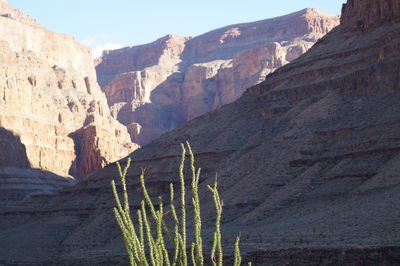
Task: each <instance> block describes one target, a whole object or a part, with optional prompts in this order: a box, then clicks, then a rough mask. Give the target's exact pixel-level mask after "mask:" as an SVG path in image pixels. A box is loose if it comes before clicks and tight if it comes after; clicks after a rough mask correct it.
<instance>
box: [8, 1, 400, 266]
mask: <svg viewBox="0 0 400 266" xmlns="http://www.w3.org/2000/svg"><path fill="white" fill-rule="evenodd" d="M365 2H366V3H368V5H365V6H360V8H363V7H366V6H368V7H369V8H378V6H377V5H379V2H380V1H375V0H365ZM386 2H388V3H389V2H390V3H391V4H392V5H391V6H393V5H394V4H395V2H396V1H395V0H393V1H389V0H388V1H386ZM349 3H351V1H349ZM345 10H346V9H345ZM358 12H360V14H365V15H367V14H368V12H369V9H368V10H363V9H361V10H359V11H358ZM382 12H384V14H390V12H391V9H384V10H382ZM344 15H346V13H345V14H344ZM387 18H388V20H387V21H384V23H382V21H381V20H380V19H377V20H376V21H370V22H369V26H368V27H367V28H366V29H365V30H363V31H360V30H358V29H357V28H356V27H355V26H357V23H355V24H354V23H352V24H344V25H342V26H339V27H337V28H335V29H334V30H333V31H331V32H330V33H329V34H328V35H327V36H325V37H324V38H323V39H321V40H320V41H319V42H318V43H317V44H316V45H314V46H313V47H312V48H311V49H310V50H309V51H308V52H307V53H305V54H304V55H302V56H301V57H299V58H298V59H296V60H294V61H293V62H291V63H289V64H287V65H286V66H284V67H282V68H280V69H279V70H277V71H275V72H274V73H272V74H270V75H268V76H267V78H266V80H265V81H264V82H262V83H261V84H259V85H256V86H253V87H250V88H249V89H247V90H246V93H245V94H244V95H243V96H242V97H241V98H240V99H238V100H237V101H235V102H234V103H232V104H228V105H225V106H223V107H222V108H220V109H218V110H215V111H213V112H210V113H208V114H206V115H203V116H200V117H198V118H196V119H194V120H192V121H190V122H188V123H186V124H185V125H183V126H182V127H179V128H177V129H175V130H173V131H171V132H169V133H167V134H164V135H163V136H162V137H160V138H159V139H157V140H155V141H154V142H152V143H151V144H149V145H146V146H144V147H143V148H142V149H140V150H138V151H136V152H134V153H133V154H132V155H131V156H132V157H133V158H134V162H133V165H134V166H133V168H132V169H131V170H130V171H129V173H128V179H127V180H128V187H129V191H130V195H131V202H132V209H134V208H136V207H138V202H139V200H140V199H141V198H142V196H141V194H140V193H139V191H140V185H139V182H138V176H139V174H140V167H147V172H146V175H147V184H148V188H149V191H150V193H151V195H152V196H156V195H158V194H162V195H163V196H164V197H163V198H168V196H167V194H168V184H169V183H170V182H177V179H178V178H177V169H178V164H179V161H180V143H182V142H184V141H186V140H189V141H190V143H191V144H192V147H193V150H194V151H195V153H196V158H197V161H196V165H197V166H200V167H202V177H201V180H200V189H199V192H200V194H201V196H202V198H204V201H202V203H201V206H202V214H203V215H204V217H205V219H204V221H203V229H204V233H205V234H207V233H210V232H211V231H212V230H213V226H214V222H213V221H212V218H211V217H214V215H215V214H214V209H213V203H212V200H211V195H210V192H209V191H208V189H207V185H208V184H212V183H213V182H214V178H215V173H216V172H218V181H219V189H220V193H221V198H222V199H223V201H224V210H223V220H222V221H223V227H222V228H223V234H224V241H226V244H227V246H226V248H225V250H224V251H225V252H226V253H227V254H229V253H231V254H232V250H231V249H230V248H229V246H230V247H232V246H233V239H234V237H235V236H236V235H237V233H238V232H241V236H242V238H241V241H242V242H241V249H242V252H243V254H244V257H245V259H244V262H246V261H247V260H248V259H250V258H251V259H252V260H253V262H254V264H255V265H263V264H270V265H282V264H300V265H301V264H304V265H332V264H337V265H368V264H374V265H375V264H381V265H396V264H398V263H399V261H398V257H399V237H398V236H399V234H400V229H399V226H398V220H399V217H398V214H399V213H400V205H399V204H398V202H399V201H400V174H399V173H400V147H399V139H400V121H399V119H398V118H399V115H400V105H399V102H400V83H399V79H400V46H399V43H400V23H396V22H395V21H396V20H394V21H393V20H391V19H390V16H387ZM123 162H124V161H122V163H123ZM185 171H186V170H185ZM186 173H187V178H190V176H189V169H187V171H186ZM112 176H114V177H116V176H117V174H116V167H115V165H109V166H108V167H106V168H105V169H103V170H101V171H99V172H97V173H96V174H94V175H93V176H92V178H91V179H90V180H86V181H84V182H81V183H79V184H77V185H76V186H74V187H72V188H70V189H68V190H65V191H63V192H62V193H59V194H57V195H50V196H42V197H36V198H35V199H32V200H30V201H28V202H25V203H24V204H23V205H19V206H17V207H13V208H9V209H7V210H3V211H0V216H1V219H0V228H1V229H0V236H1V238H0V257H1V258H3V260H4V261H5V262H7V263H16V262H21V263H22V262H33V261H34V262H48V261H52V262H54V261H56V262H60V263H65V264H70V263H74V262H75V263H77V262H78V263H81V264H85V263H86V264H87V265H90V264H92V265H93V264H94V263H98V264H101V263H103V264H107V263H110V262H113V263H118V262H119V263H124V259H125V262H126V261H127V257H126V255H125V254H124V252H125V251H124V247H123V241H122V239H121V236H120V232H119V229H118V227H117V225H116V222H115V220H114V218H113V216H112V207H113V205H114V204H113V198H112V197H113V196H112V192H111V189H110V179H111V178H110V177H112ZM188 182H189V180H188ZM39 209H40V212H38V210H39ZM166 215H168V214H166ZM32 217H35V221H33V220H32ZM4 218H6V219H4ZM209 236H211V235H210V234H209ZM21 238H24V239H25V241H24V242H21V241H20V239H21ZM210 239H212V237H209V238H208V239H206V240H204V247H209V245H208V244H209V243H208V242H209V241H210ZM228 244H229V245H228ZM21 250H24V253H21ZM207 252H208V251H207V250H206V253H207Z"/></svg>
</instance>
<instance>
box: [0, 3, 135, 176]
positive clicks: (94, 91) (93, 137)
mask: <svg viewBox="0 0 400 266" xmlns="http://www.w3.org/2000/svg"><path fill="white" fill-rule="evenodd" d="M0 25H1V27H0V36H1V37H0V62H1V64H0V127H1V129H2V130H5V131H8V132H9V133H10V134H12V135H14V136H15V137H17V138H18V141H17V142H19V145H20V146H21V147H23V149H22V148H19V151H17V150H14V149H13V147H14V146H13V145H11V146H10V143H8V145H9V148H8V149H6V150H1V151H0V154H1V155H0V158H2V162H1V163H0V165H1V166H17V167H32V168H39V169H42V170H48V171H52V172H54V173H57V174H60V175H64V176H65V175H75V176H83V175H85V174H88V173H91V172H93V171H95V170H98V169H100V168H101V167H103V166H105V165H106V164H107V163H109V162H111V161H115V160H117V159H119V158H121V157H123V156H124V155H127V154H129V153H130V152H132V151H133V150H134V149H135V148H137V145H136V144H133V143H132V142H131V140H130V136H129V134H128V132H127V129H126V128H125V127H124V126H123V125H121V124H120V123H118V122H117V121H116V120H115V119H113V118H112V117H111V115H110V111H109V108H108V106H107V102H106V98H105V96H104V94H103V93H102V92H101V90H100V88H99V86H98V84H97V82H96V74H95V69H94V65H93V63H92V56H91V53H90V50H89V48H87V47H84V46H82V45H80V44H79V43H77V42H76V41H75V40H74V39H73V38H72V37H71V36H67V35H61V34H56V33H53V32H50V31H48V30H46V29H45V28H44V27H43V26H41V25H40V24H38V23H37V22H36V21H34V20H33V19H31V18H29V17H28V16H27V15H25V14H23V13H21V12H20V11H18V10H16V9H14V8H12V7H10V6H9V5H8V4H7V3H6V2H1V3H0ZM0 138H1V136H0ZM10 151H11V155H12V154H13V153H18V155H16V156H14V155H12V156H11V157H10ZM13 156H14V157H13ZM11 158H14V159H11ZM18 158H21V159H20V160H25V161H24V162H23V163H18V161H19V159H18ZM3 159H4V160H8V161H10V160H11V161H10V162H9V163H6V161H4V160H3ZM12 161H14V162H12ZM87 162H90V163H87Z"/></svg>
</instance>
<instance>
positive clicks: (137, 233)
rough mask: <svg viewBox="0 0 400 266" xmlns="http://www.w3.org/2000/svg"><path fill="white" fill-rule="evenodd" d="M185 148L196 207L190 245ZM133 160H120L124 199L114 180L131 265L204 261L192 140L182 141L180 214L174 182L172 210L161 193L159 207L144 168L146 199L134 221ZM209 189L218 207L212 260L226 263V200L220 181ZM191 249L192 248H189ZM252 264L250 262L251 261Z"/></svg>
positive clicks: (236, 260) (236, 264)
mask: <svg viewBox="0 0 400 266" xmlns="http://www.w3.org/2000/svg"><path fill="white" fill-rule="evenodd" d="M186 148H187V150H188V152H189V158H190V169H191V174H192V184H191V196H192V197H191V198H192V202H191V204H192V207H193V217H192V218H193V222H194V227H193V228H194V232H193V235H194V239H193V241H192V243H191V245H189V246H188V245H187V232H186V230H187V225H186V219H187V217H186V214H187V211H186V188H185V178H184V171H183V170H184V166H185V159H186V151H187V150H186ZM130 163H131V160H130V159H128V161H127V164H126V166H125V168H124V169H123V170H122V168H121V165H120V164H119V163H117V167H118V171H119V176H120V180H121V185H122V199H121V198H120V197H119V195H118V193H117V188H116V184H115V181H114V180H113V181H112V182H111V185H112V189H113V192H114V197H115V202H116V207H114V214H115V218H116V220H117V222H118V225H119V227H120V229H121V232H122V235H123V239H124V242H125V247H126V251H127V253H128V255H129V260H130V264H131V265H140V266H142V265H154V266H161V265H167V266H169V265H174V266H175V265H185V266H186V265H188V264H189V261H190V263H191V264H193V265H199V266H200V265H204V254H203V238H202V229H201V222H202V219H201V210H200V198H199V193H198V185H199V180H200V172H201V169H200V168H198V169H196V168H195V166H194V155H193V152H192V149H191V147H190V145H189V143H186V147H185V145H183V144H182V156H181V163H180V167H179V178H180V206H179V207H180V212H179V214H180V215H179V216H178V212H177V208H176V207H175V202H174V201H175V199H174V196H175V195H174V185H173V184H172V183H171V184H170V187H169V188H170V199H169V200H170V202H169V206H168V207H169V210H168V211H167V212H166V211H164V204H163V200H162V198H161V197H158V208H156V207H155V204H154V203H153V201H152V200H151V198H150V195H149V193H148V191H147V189H146V185H145V180H144V170H143V169H142V174H141V175H140V184H141V188H142V191H143V195H144V199H143V200H142V201H141V204H140V209H139V210H137V220H136V223H134V222H133V220H132V216H131V212H130V207H129V199H128V193H127V189H126V174H127V172H128V169H129V167H130ZM208 188H209V189H210V191H211V193H212V195H213V200H214V203H215V210H216V222H215V232H214V235H213V244H212V247H211V261H212V263H213V265H218V266H222V265H223V258H224V256H223V249H222V242H221V226H220V223H221V215H222V207H223V203H222V201H221V199H220V195H219V192H218V182H217V180H215V183H214V185H213V186H212V187H211V186H208ZM166 215H170V216H171V217H170V219H171V220H172V224H173V226H172V227H173V228H169V227H168V225H167V223H166V221H165V219H164V217H166ZM239 242H240V236H238V237H237V238H236V241H235V249H234V264H233V265H234V266H239V265H241V260H242V258H241V255H240V248H239ZM188 249H190V250H188ZM249 265H250V263H249Z"/></svg>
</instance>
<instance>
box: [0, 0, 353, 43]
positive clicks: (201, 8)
mask: <svg viewBox="0 0 400 266" xmlns="http://www.w3.org/2000/svg"><path fill="white" fill-rule="evenodd" d="M8 2H9V4H11V5H12V6H14V7H16V8H18V9H21V10H22V11H23V12H25V13H27V14H29V15H30V16H31V17H33V18H35V19H36V20H38V21H39V22H40V23H41V24H43V25H45V26H46V27H47V28H48V29H50V30H52V31H55V32H59V33H66V34H70V35H73V36H75V38H76V39H78V40H79V41H81V42H83V43H85V44H86V45H89V46H91V47H92V48H96V47H97V48H101V47H103V46H106V45H107V44H108V46H109V47H111V48H112V47H113V45H112V44H115V45H114V46H115V47H117V46H129V45H138V44H143V43H148V42H152V41H154V40H156V39H158V38H160V37H162V36H165V35H167V34H175V35H181V36H197V35H199V34H202V33H205V32H207V31H210V30H213V29H216V28H219V27H222V26H226V25H230V24H236V23H242V22H251V21H257V20H262V19H266V18H271V17H276V16H280V15H285V14H289V13H291V12H295V11H298V10H301V9H303V8H307V7H314V8H317V9H319V10H321V11H325V12H328V13H332V14H340V10H341V6H342V3H344V2H346V0H273V1H272V0H201V1H199V0H197V1H190V0H185V1H184V0H142V1H139V0H8Z"/></svg>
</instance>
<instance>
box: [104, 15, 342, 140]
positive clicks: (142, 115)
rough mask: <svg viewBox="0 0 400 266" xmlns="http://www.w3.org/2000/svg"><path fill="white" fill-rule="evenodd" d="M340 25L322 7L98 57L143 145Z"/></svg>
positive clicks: (116, 104) (108, 86)
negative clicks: (139, 128)
mask: <svg viewBox="0 0 400 266" xmlns="http://www.w3.org/2000/svg"><path fill="white" fill-rule="evenodd" d="M338 24H339V16H336V15H330V14H326V13H323V12H320V11H318V10H316V9H312V8H309V9H304V10H302V11H299V12H296V13H293V14H290V15H287V16H282V17H278V18H273V19H267V20H263V21H257V22H252V23H244V24H237V25H231V26H227V27H224V28H220V29H216V30H213V31H210V32H208V33H205V34H203V35H200V36H197V37H195V38H185V37H179V36H173V35H168V36H165V37H163V38H160V39H158V40H156V41H155V42H153V43H150V44H145V45H141V46H133V47H126V48H122V49H118V50H114V51H107V52H105V53H104V54H103V56H102V57H101V58H99V59H98V60H96V71H97V77H98V81H99V83H100V85H101V87H102V90H103V91H104V92H105V94H106V96H107V100H108V103H109V106H110V108H111V111H112V114H113V116H114V117H115V118H117V119H118V120H119V121H120V122H121V123H123V124H124V125H127V126H128V125H130V124H132V123H134V124H138V125H140V127H141V130H140V132H139V133H138V132H137V131H130V132H131V137H132V138H133V139H134V140H135V141H137V142H138V143H140V144H145V143H148V142H149V141H151V140H153V139H155V138H156V137H158V136H160V135H161V134H162V133H164V132H166V131H169V130H171V129H173V128H175V127H177V126H179V125H181V124H183V123H184V122H186V121H188V120H191V119H193V118H195V117H197V116H199V115H201V114H204V113H206V112H209V111H211V110H214V109H216V108H219V107H221V106H222V105H224V104H228V103H231V102H233V101H235V100H236V99H238V98H239V97H240V96H241V95H242V93H243V92H244V89H245V88H247V87H249V86H252V85H255V84H257V83H259V82H261V81H262V80H263V79H264V78H265V76H266V75H267V74H269V73H271V72H273V71H274V70H275V69H277V68H279V67H281V66H283V65H285V64H287V63H288V62H290V61H292V60H294V59H296V58H297V57H299V56H300V55H301V54H303V53H304V52H306V51H307V50H308V49H309V48H310V47H311V46H312V45H313V44H314V43H315V42H316V41H317V40H318V39H319V38H321V37H323V36H324V35H325V34H326V33H327V32H329V31H330V30H331V29H332V28H334V27H335V26H337V25H338Z"/></svg>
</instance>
